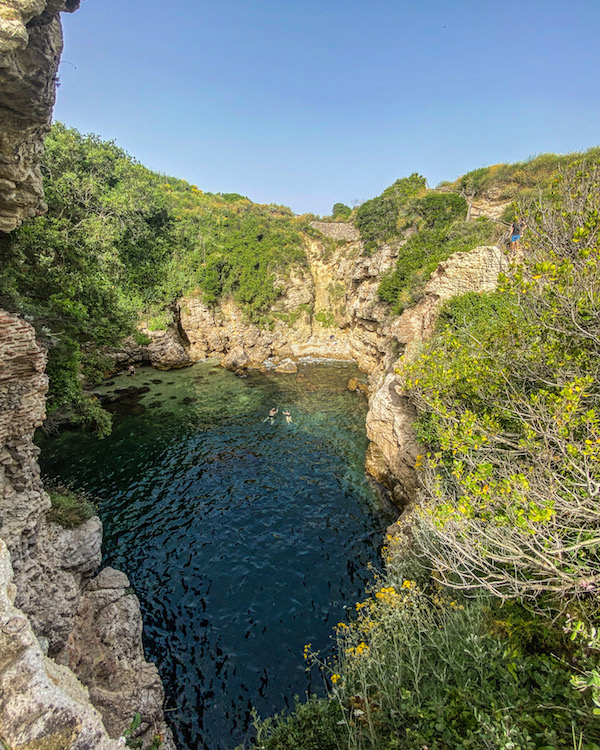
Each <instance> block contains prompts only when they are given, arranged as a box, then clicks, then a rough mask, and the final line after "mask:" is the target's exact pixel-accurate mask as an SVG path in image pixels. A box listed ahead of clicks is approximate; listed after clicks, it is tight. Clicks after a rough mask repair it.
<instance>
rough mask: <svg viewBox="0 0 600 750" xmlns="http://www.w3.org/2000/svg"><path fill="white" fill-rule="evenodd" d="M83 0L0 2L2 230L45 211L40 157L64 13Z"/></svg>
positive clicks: (0, 207) (51, 96) (12, 0)
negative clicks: (60, 18)
mask: <svg viewBox="0 0 600 750" xmlns="http://www.w3.org/2000/svg"><path fill="white" fill-rule="evenodd" d="M78 7H79V0H0V231H3V232H10V231H11V230H12V229H14V228H15V227H17V226H18V225H19V224H20V223H21V221H22V220H23V219H24V218H27V217H29V216H35V215H36V214H37V213H41V212H43V211H44V209H45V204H44V201H43V190H42V176H41V172H40V156H41V152H42V148H43V141H44V137H45V135H46V133H47V131H48V127H49V123H50V117H51V114H52V107H53V105H54V96H55V89H56V74H57V71H58V62H59V58H60V53H61V51H62V33H61V27H60V21H59V13H60V12H61V11H73V10H76V9H77V8H78Z"/></svg>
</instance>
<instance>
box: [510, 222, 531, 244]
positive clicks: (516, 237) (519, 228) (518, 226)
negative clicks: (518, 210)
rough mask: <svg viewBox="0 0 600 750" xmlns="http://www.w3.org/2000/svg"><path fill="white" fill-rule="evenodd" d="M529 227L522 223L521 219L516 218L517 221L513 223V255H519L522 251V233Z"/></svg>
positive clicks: (511, 240) (511, 236)
mask: <svg viewBox="0 0 600 750" xmlns="http://www.w3.org/2000/svg"><path fill="white" fill-rule="evenodd" d="M526 226H527V225H526V224H525V223H524V222H522V221H521V220H520V219H519V217H518V216H517V217H515V220H514V221H513V223H512V226H511V228H510V249H511V252H512V253H518V252H519V250H520V249H521V243H520V239H521V233H522V232H523V230H524V229H525V227H526Z"/></svg>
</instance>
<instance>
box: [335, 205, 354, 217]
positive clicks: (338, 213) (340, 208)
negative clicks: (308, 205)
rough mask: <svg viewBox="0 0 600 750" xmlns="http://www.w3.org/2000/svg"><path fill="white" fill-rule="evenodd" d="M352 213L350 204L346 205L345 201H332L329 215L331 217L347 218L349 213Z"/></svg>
mask: <svg viewBox="0 0 600 750" xmlns="http://www.w3.org/2000/svg"><path fill="white" fill-rule="evenodd" d="M351 213H352V209H351V208H350V206H347V205H346V204H345V203H334V205H333V210H332V212H331V215H332V216H333V218H334V219H335V218H337V217H342V218H346V219H347V218H348V217H349V216H350V214H351Z"/></svg>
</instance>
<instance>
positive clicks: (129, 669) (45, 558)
mask: <svg viewBox="0 0 600 750" xmlns="http://www.w3.org/2000/svg"><path fill="white" fill-rule="evenodd" d="M45 361H46V358H45V353H44V352H43V351H42V349H41V348H40V347H39V346H38V344H37V343H36V340H35V333H34V330H33V328H32V327H31V325H29V323H27V322H25V321H23V320H21V319H19V318H17V317H15V316H12V315H9V314H7V313H5V312H4V311H0V569H1V570H0V574H2V573H3V574H4V579H2V578H1V576H0V599H1V598H2V591H5V592H10V597H11V599H10V603H11V605H12V603H13V602H14V603H15V605H16V606H17V607H19V611H17V610H14V611H13V609H10V607H8V604H6V596H8V594H6V596H5V601H4V609H5V612H6V614H5V617H4V620H2V622H3V625H2V629H1V632H0V639H1V640H0V692H1V693H2V694H1V695H0V722H2V723H1V726H0V738H2V739H4V740H6V741H8V739H9V738H14V744H10V746H11V747H31V748H34V747H35V748H39V750H42V748H49V749H56V750H72V749H75V748H77V749H79V748H81V750H84V749H85V750H91V749H92V748H112V747H117V745H116V744H115V743H113V742H111V740H110V739H109V737H112V738H113V739H116V738H118V737H119V736H121V735H122V733H123V731H124V730H125V729H126V728H127V727H128V726H129V724H130V723H131V720H132V718H133V716H134V715H135V714H136V713H137V712H139V713H140V714H141V716H142V720H143V721H142V724H141V726H140V727H139V729H138V734H139V736H140V737H142V738H143V739H144V742H145V746H147V745H149V744H150V743H151V742H152V738H153V737H154V735H155V734H160V735H161V736H163V737H164V738H165V744H164V748H165V749H166V750H169V748H172V747H173V745H172V738H171V735H170V732H169V730H168V729H167V728H166V726H165V724H164V718H163V713H162V703H163V699H164V694H163V688H162V684H161V681H160V678H159V676H158V673H157V670H156V667H155V666H154V665H152V664H149V663H147V662H146V661H145V659H144V653H143V647H142V619H141V614H140V609H139V603H138V600H137V598H136V597H135V595H133V593H132V592H131V591H130V590H129V582H128V581H127V578H126V576H124V575H123V574H122V573H119V572H118V571H113V570H112V569H107V570H105V571H101V572H100V573H99V574H98V576H96V577H95V578H94V574H95V573H96V571H97V569H98V566H99V564H100V561H101V545H102V524H101V523H100V519H99V518H97V517H94V518H92V519H90V520H89V521H87V522H86V523H84V524H82V525H81V526H79V527H78V528H75V529H65V528H62V527H61V526H58V525H57V524H54V523H50V522H49V521H48V520H47V518H46V513H47V511H48V509H49V508H50V498H49V497H48V495H47V494H46V492H45V491H44V488H43V486H42V482H41V479H40V472H39V467H38V464H37V458H38V454H39V449H38V448H37V447H36V446H35V444H34V443H33V434H34V431H35V428H36V427H37V426H39V425H40V424H41V423H42V421H43V418H44V414H45V392H46V389H47V378H46V375H45V374H44V366H45ZM9 552H10V557H11V558H12V561H10V560H9V559H8V557H7V555H8V554H9ZM2 555H4V557H2ZM3 560H4V562H2V561H3ZM13 568H14V574H13ZM2 580H4V582H5V584H2ZM2 585H4V586H5V587H4V589H2ZM0 605H1V603H0ZM0 609H1V606H0ZM2 634H3V635H2ZM40 644H43V645H44V651H45V652H46V653H47V656H46V655H45V654H43V653H42V650H41V646H40ZM51 657H56V659H58V660H60V661H61V663H62V666H59V665H58V664H57V663H55V661H53V660H52V658H51ZM90 664H93V669H90ZM68 667H70V668H72V671H71V669H69V668H68ZM76 675H77V678H79V681H80V682H81V683H83V684H84V685H85V688H84V687H83V686H82V685H81V684H80V682H79V681H78V679H77V678H76ZM88 690H89V693H88ZM19 696H20V697H19ZM90 700H91V702H90ZM93 706H95V707H96V708H98V709H99V710H100V712H101V714H102V717H103V718H104V725H105V727H106V729H107V730H108V732H107V731H106V729H105V727H103V725H102V719H101V717H100V714H98V713H97V712H96V711H95V709H94V708H93ZM34 741H35V742H38V743H39V744H30V745H27V744H26V743H27V742H31V743H34ZM18 743H20V744H18Z"/></svg>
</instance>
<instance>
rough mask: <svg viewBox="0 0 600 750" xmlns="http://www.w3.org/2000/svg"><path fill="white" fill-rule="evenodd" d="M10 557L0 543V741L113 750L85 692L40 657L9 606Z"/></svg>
mask: <svg viewBox="0 0 600 750" xmlns="http://www.w3.org/2000/svg"><path fill="white" fill-rule="evenodd" d="M16 591H17V587H16V586H15V584H14V583H13V572H12V568H11V563H10V554H9V552H8V549H7V547H6V544H5V543H4V542H3V541H1V540H0V737H1V738H2V741H3V743H6V746H7V747H10V748H24V749H26V748H31V749H33V748H36V749H37V750H67V749H68V750H91V749H92V748H93V749H94V750H117V748H118V747H122V745H121V744H120V743H118V742H117V741H115V740H113V739H111V738H110V737H109V736H108V734H107V732H106V729H105V727H104V725H103V723H102V717H101V716H100V713H99V712H98V711H97V710H96V709H95V708H94V707H93V706H92V704H91V702H90V699H89V695H88V691H87V690H86V688H85V687H84V686H83V685H82V684H81V683H80V682H79V681H78V680H77V679H76V678H75V676H74V675H73V672H71V670H69V669H67V668H65V667H61V666H59V665H58V664H56V663H55V662H54V661H53V660H52V659H49V658H48V657H47V656H45V655H44V653H43V651H42V648H41V646H40V642H39V641H38V639H37V637H36V635H35V633H34V632H33V629H32V627H31V623H30V622H29V620H28V619H27V617H26V615H25V614H24V613H23V612H21V611H20V610H18V609H17V608H16V607H15V606H14V599H15V595H16Z"/></svg>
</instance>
